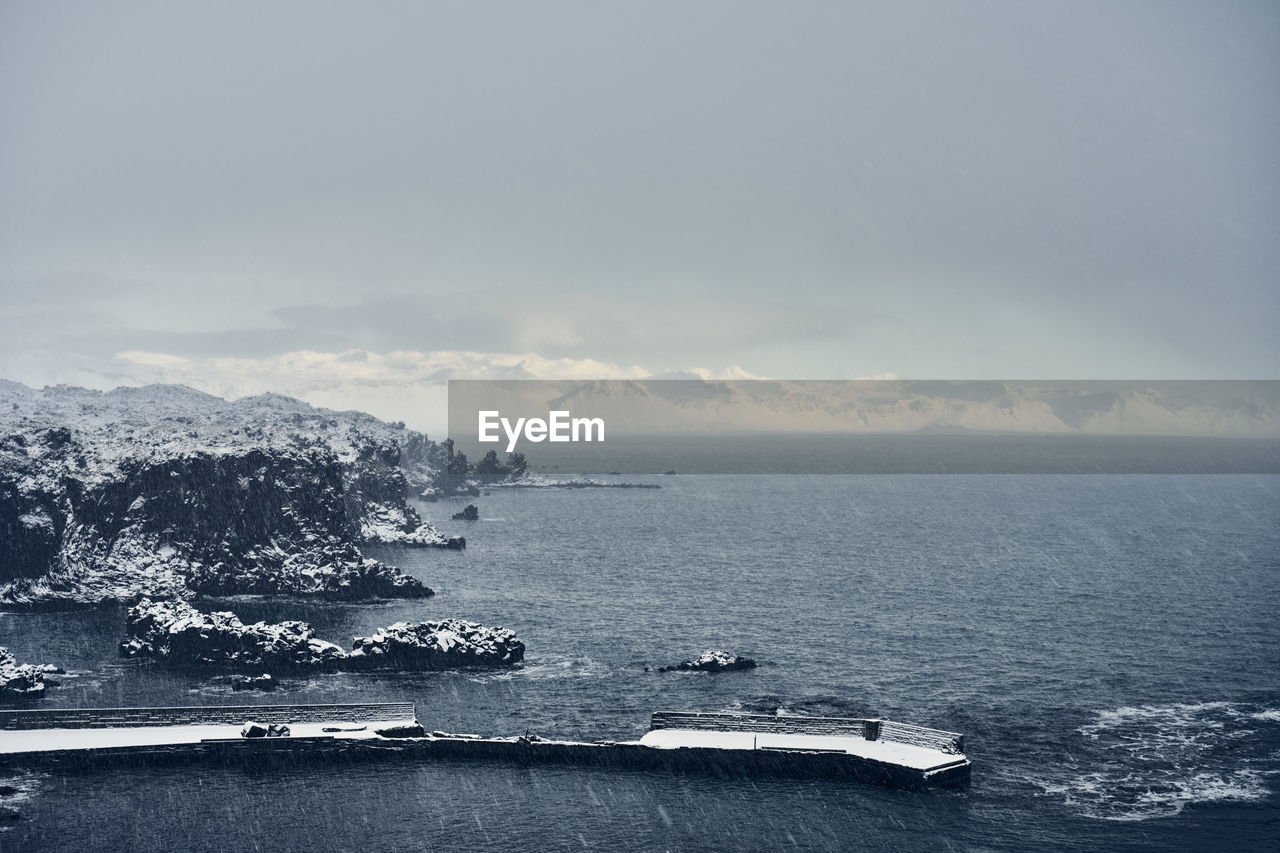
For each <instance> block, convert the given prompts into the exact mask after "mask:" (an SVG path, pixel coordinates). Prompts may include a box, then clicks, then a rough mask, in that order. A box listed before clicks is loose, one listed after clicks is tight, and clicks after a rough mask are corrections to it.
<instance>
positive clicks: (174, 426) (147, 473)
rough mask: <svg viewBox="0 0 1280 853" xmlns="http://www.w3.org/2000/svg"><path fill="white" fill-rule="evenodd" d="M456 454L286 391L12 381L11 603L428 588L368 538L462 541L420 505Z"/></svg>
mask: <svg viewBox="0 0 1280 853" xmlns="http://www.w3.org/2000/svg"><path fill="white" fill-rule="evenodd" d="M445 464H446V458H445V456H444V455H443V450H442V449H441V448H440V446H439V445H438V444H436V443H435V442H431V441H428V440H427V438H426V436H423V435H421V434H419V433H415V432H413V431H411V430H406V429H404V427H403V425H402V424H387V423H385V422H382V421H378V420H377V419H375V418H372V417H369V416H367V415H360V414H358V413H337V412H328V411H326V410H323V409H313V408H311V407H310V406H307V405H306V404H303V403H299V402H298V401H296V400H290V399H289V398H285V397H279V396H276V395H264V396H263V397H257V398H250V399H247V400H239V401H236V402H234V403H229V402H227V401H225V400H220V399H218V398H216V397H211V396H209V395H206V394H200V393H199V392H196V391H192V390H191V389H187V388H181V387H176V386H152V387H150V388H133V389H117V390H116V391H113V392H109V393H106V394H101V393H98V392H93V391H86V390H85V389H77V388H53V389H45V390H44V391H34V390H32V389H28V388H25V387H23V386H20V385H16V384H15V383H8V382H4V381H2V380H0V606H5V607H60V606H75V605H93V604H98V603H107V602H119V601H136V600H138V599H139V598H140V597H142V596H150V597H158V598H190V597H192V596H195V595H197V594H201V593H205V594H217V595H230V594H287V595H315V596H323V597H328V598H337V599H343V600H358V599H367V598H379V597H419V596H425V595H430V594H431V590H430V589H428V588H427V587H425V586H424V585H423V584H422V583H421V582H419V581H418V580H416V579H415V578H413V577H410V576H409V575H406V574H405V573H403V572H401V571H400V570H399V569H397V568H395V567H393V566H388V565H385V564H383V563H380V562H379V561H377V560H373V559H370V558H367V557H365V556H364V555H362V554H361V552H360V546H361V545H363V544H365V543H370V542H372V543H396V544H402V545H411V546H422V547H435V548H455V549H456V548H462V547H465V540H464V539H463V538H462V537H448V536H445V535H443V534H441V533H440V532H439V531H438V530H436V528H435V527H433V526H432V525H430V524H427V523H424V522H423V521H422V519H421V518H420V517H419V516H418V514H417V513H416V512H415V510H414V509H413V507H412V506H411V505H410V504H409V503H408V497H409V495H411V494H413V493H415V492H416V491H418V490H420V489H421V488H422V487H423V486H425V485H430V484H432V483H434V482H436V479H437V478H441V477H443V476H444V475H443V471H444V466H445Z"/></svg>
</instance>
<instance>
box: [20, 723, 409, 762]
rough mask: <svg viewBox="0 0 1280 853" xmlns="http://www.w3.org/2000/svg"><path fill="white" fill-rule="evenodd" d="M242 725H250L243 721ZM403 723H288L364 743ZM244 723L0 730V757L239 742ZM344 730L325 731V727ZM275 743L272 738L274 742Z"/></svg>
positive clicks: (305, 731) (298, 730)
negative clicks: (82, 750)
mask: <svg viewBox="0 0 1280 853" xmlns="http://www.w3.org/2000/svg"><path fill="white" fill-rule="evenodd" d="M245 722H250V720H249V719H247V718H246V720H245ZM406 722H407V721H406V720H383V721H379V722H370V723H351V722H329V723H325V722H320V723H297V724H290V725H289V729H290V731H291V734H290V737H331V738H335V739H336V738H342V739H347V740H367V739H370V738H376V737H378V734H377V730H378V729H385V728H389V727H391V726H399V725H404V724H405V723H406ZM242 725H243V723H234V724H229V725H199V726H131V727H128V728H119V729H26V730H22V731H0V755H13V754H15V753H24V752H51V751H54V750H59V749H122V748H127V747H135V746H167V745H181V744H197V743H200V742H201V741H203V740H233V741H238V740H241V739H242V738H241V737H240V727H241V726H242ZM326 727H327V728H338V729H344V731H339V732H326V731H324V729H325V728H326ZM273 740H274V739H273Z"/></svg>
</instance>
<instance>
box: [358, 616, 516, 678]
mask: <svg viewBox="0 0 1280 853" xmlns="http://www.w3.org/2000/svg"><path fill="white" fill-rule="evenodd" d="M522 660H524V643H522V642H520V640H518V639H516V635H515V632H514V631H512V630H510V629H508V628H486V627H485V626H484V625H477V624H476V623H475V622H467V621H464V620H462V619H445V620H443V621H439V622H397V623H395V624H394V625H389V626H387V627H386V628H379V629H378V632H377V633H375V634H374V635H373V636H371V637H356V638H355V643H354V645H353V646H352V651H351V654H350V655H348V657H347V668H348V669H360V668H378V669H380V668H384V667H386V668H393V669H410V670H414V669H444V668H449V667H458V666H506V665H509V664H514V663H519V662H520V661H522Z"/></svg>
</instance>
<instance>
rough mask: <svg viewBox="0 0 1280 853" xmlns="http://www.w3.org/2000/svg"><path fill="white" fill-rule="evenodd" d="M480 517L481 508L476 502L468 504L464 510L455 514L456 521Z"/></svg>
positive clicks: (473, 519)
mask: <svg viewBox="0 0 1280 853" xmlns="http://www.w3.org/2000/svg"><path fill="white" fill-rule="evenodd" d="M479 519H480V510H479V508H478V507H477V506H476V505H475V504H467V506H466V508H465V509H463V510H462V512H455V513H454V514H453V520H454V521H478V520H479Z"/></svg>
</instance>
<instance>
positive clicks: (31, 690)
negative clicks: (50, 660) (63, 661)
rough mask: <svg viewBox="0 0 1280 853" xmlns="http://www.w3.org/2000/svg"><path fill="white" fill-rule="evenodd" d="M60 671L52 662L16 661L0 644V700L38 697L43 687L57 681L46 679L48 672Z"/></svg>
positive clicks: (41, 693)
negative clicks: (40, 663) (41, 663)
mask: <svg viewBox="0 0 1280 853" xmlns="http://www.w3.org/2000/svg"><path fill="white" fill-rule="evenodd" d="M54 672H62V669H60V668H59V667H56V666H54V665H52V664H43V665H39V664H32V663H21V664H20V663H18V661H17V659H16V658H14V656H13V653H12V652H10V651H9V650H8V649H6V648H4V647H3V646H0V701H7V702H12V701H21V700H26V699H38V698H39V697H41V696H43V695H44V691H45V688H46V687H48V686H52V685H56V684H57V683H58V682H56V681H53V680H51V679H46V678H45V675H46V674H48V673H54Z"/></svg>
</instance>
